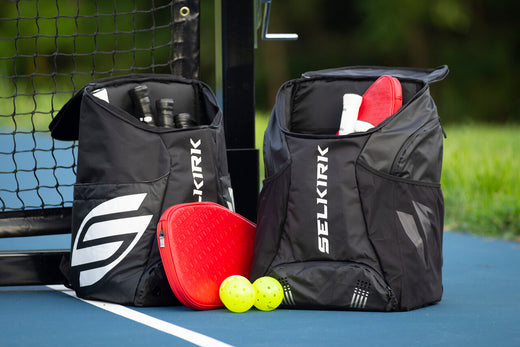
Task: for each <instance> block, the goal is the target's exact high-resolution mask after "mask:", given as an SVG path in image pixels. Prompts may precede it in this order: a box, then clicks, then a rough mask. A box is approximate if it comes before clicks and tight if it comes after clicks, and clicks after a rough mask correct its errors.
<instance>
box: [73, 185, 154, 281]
mask: <svg viewBox="0 0 520 347" xmlns="http://www.w3.org/2000/svg"><path fill="white" fill-rule="evenodd" d="M145 197H146V193H143V194H132V195H125V196H121V197H117V198H114V199H111V200H108V201H105V202H103V203H101V204H99V205H98V206H96V207H94V208H93V209H92V210H91V211H90V212H89V213H88V214H87V215H86V216H85V218H84V219H83V221H82V223H81V225H80V227H79V229H78V232H77V234H76V237H75V239H74V244H73V246H72V252H71V267H80V269H81V270H80V272H79V286H80V287H86V286H91V285H93V284H95V283H97V282H98V281H99V280H101V279H102V278H103V277H104V276H105V275H106V274H107V273H108V272H109V271H110V270H112V269H113V268H114V267H115V266H116V265H117V264H119V263H120V262H121V261H122V260H123V259H124V258H125V257H126V256H127V255H128V253H130V251H131V250H132V249H133V248H134V247H135V245H136V244H137V242H138V241H139V239H140V238H141V236H143V234H144V232H145V230H146V228H147V226H148V224H149V223H150V221H151V220H152V217H153V215H144V216H142V215H137V211H138V210H139V207H140V206H141V204H142V202H143V201H144V199H145Z"/></svg>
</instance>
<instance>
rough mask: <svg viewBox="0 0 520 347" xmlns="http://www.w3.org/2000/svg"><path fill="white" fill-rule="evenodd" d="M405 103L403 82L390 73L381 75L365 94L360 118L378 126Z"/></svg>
mask: <svg viewBox="0 0 520 347" xmlns="http://www.w3.org/2000/svg"><path fill="white" fill-rule="evenodd" d="M402 105H403V92H402V89H401V83H400V82H399V80H398V79H397V78H394V77H392V76H389V75H383V76H381V77H379V78H378V79H377V80H376V81H375V82H374V83H373V84H372V85H371V86H370V87H369V88H368V89H367V91H366V92H365V94H363V102H362V103H361V106H360V107H359V115H358V120H360V121H363V122H367V123H370V124H372V125H373V126H377V125H378V124H379V123H381V122H382V121H384V120H385V119H386V118H388V117H390V116H391V115H393V114H394V113H396V112H397V111H398V110H399V108H400V107H401V106H402Z"/></svg>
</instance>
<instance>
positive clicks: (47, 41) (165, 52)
mask: <svg viewBox="0 0 520 347" xmlns="http://www.w3.org/2000/svg"><path fill="white" fill-rule="evenodd" d="M185 2H186V1H185ZM0 5H1V10H0V212H8V211H20V210H32V209H42V208H43V209H46V208H63V207H70V206H71V205H72V188H73V184H74V181H75V168H76V154H77V143H75V142H63V141H57V140H54V139H52V138H51V137H50V134H49V130H48V125H49V123H50V121H51V120H52V118H53V117H54V116H55V115H56V114H57V112H58V111H59V110H60V108H61V107H62V106H63V104H64V103H65V102H66V101H67V100H68V99H69V98H70V97H71V96H72V95H73V94H74V93H75V92H76V91H77V90H78V89H79V88H81V87H82V86H83V85H84V84H85V83H86V82H88V81H90V80H92V79H99V78H102V77H108V76H114V75H122V74H129V73H177V74H179V71H177V70H179V67H178V66H181V67H182V65H183V64H185V61H186V57H185V55H189V56H190V59H191V57H193V56H197V57H198V47H192V46H190V47H189V48H190V49H191V51H190V52H187V53H183V51H182V49H180V48H182V42H183V38H182V37H181V36H180V35H179V37H176V40H175V41H176V42H174V22H178V23H179V20H177V18H176V20H175V21H174V17H179V18H181V20H180V22H182V18H183V17H186V18H191V17H192V16H193V15H197V20H198V12H197V13H194V12H193V11H192V12H191V13H190V11H189V10H188V9H189V7H186V6H184V5H185V4H183V2H182V1H159V0H109V1H103V0H76V1H74V0H72V1H71V0H36V1H35V0H32V1H29V0H16V1H15V0H12V1H8V0H3V1H2V2H1V4H0ZM180 8H182V11H181V10H180ZM197 11H198V9H197ZM181 24H182V23H181ZM179 28H180V29H179ZM182 30H183V27H182V25H181V26H178V27H177V28H176V30H175V32H176V35H178V34H179V33H180V34H181V35H182ZM197 42H198V41H197ZM174 46H175V56H174ZM194 49H195V50H196V51H195V52H194V51H193V50H194ZM175 61H177V62H180V65H178V64H177V66H176V64H174V62H175ZM197 63H198V62H197ZM188 77H190V76H188ZM192 77H196V76H192Z"/></svg>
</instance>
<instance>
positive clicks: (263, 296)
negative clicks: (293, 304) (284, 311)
mask: <svg viewBox="0 0 520 347" xmlns="http://www.w3.org/2000/svg"><path fill="white" fill-rule="evenodd" d="M253 287H255V289H256V300H255V307H256V308H257V309H259V310H262V311H272V310H274V309H275V308H277V307H278V306H280V304H281V303H282V300H283V288H282V285H281V284H280V282H278V281H277V280H276V279H275V278H273V277H269V276H264V277H260V278H258V279H257V280H256V281H254V282H253Z"/></svg>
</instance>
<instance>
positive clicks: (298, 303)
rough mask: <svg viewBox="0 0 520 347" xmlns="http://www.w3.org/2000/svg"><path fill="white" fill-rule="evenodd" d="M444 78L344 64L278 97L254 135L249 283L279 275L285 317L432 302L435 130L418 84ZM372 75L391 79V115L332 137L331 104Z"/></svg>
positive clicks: (432, 110)
mask: <svg viewBox="0 0 520 347" xmlns="http://www.w3.org/2000/svg"><path fill="white" fill-rule="evenodd" d="M447 73H448V68H447V67H446V66H441V67H439V68H436V69H429V70H423V69H408V68H404V69H403V68H383V67H352V68H342V69H331V70H324V71H317V72H309V73H306V74H304V75H303V78H301V79H296V80H292V81H288V82H287V83H285V84H284V85H283V86H282V87H281V88H280V91H279V92H278V95H277V99H276V104H275V106H274V108H273V112H272V114H271V118H270V120H269V124H268V126H267V129H266V131H265V135H264V148H263V149H264V163H265V170H266V179H265V181H264V184H263V187H262V191H261V193H260V199H259V208H258V224H257V233H256V239H255V250H254V260H253V266H252V270H251V276H250V277H251V279H252V280H255V279H256V278H258V277H260V276H264V275H267V274H271V275H273V276H275V277H277V278H279V279H280V280H281V281H282V283H285V287H286V288H285V289H286V295H285V298H284V300H285V301H284V303H285V304H284V305H286V306H287V307H293V308H324V309H355V310H359V309H363V310H381V311H386V310H410V309H414V308H417V307H421V306H424V305H428V304H432V303H435V302H438V301H439V300H440V299H441V296H442V230H443V223H444V202H443V197H442V192H441V189H440V175H441V169H442V141H443V137H442V135H443V130H442V127H441V124H440V120H439V116H438V114H437V109H436V107H435V104H434V102H433V100H432V98H431V96H430V93H429V84H430V83H432V82H434V81H438V80H441V79H442V78H444V76H446V74H447ZM382 74H390V75H392V76H394V77H397V78H399V80H400V82H401V86H402V88H403V106H402V107H401V108H400V109H399V110H398V112H397V113H396V114H394V115H392V116H391V117H389V118H388V119H386V120H385V121H383V122H382V123H381V124H379V125H378V126H377V127H375V128H372V129H370V130H369V131H367V132H361V133H353V134H349V135H344V136H336V135H335V134H336V132H337V129H338V128H339V123H340V115H341V110H342V95H343V94H345V93H357V94H363V93H364V91H365V90H366V89H368V87H369V86H370V85H371V84H372V83H373V82H374V81H375V80H376V79H377V78H378V77H380V76H381V75H382ZM282 269H283V270H282ZM367 269H368V270H367ZM358 281H360V282H359V283H361V284H362V285H358V284H359V283H358ZM331 283H334V286H332V287H336V289H335V290H332V287H331V286H330V284H331ZM367 283H370V285H368V284H367ZM366 286H368V287H366ZM369 287H370V288H372V289H366V288H369ZM318 288H328V289H326V290H325V289H324V290H318ZM287 292H291V293H293V296H292V297H291V298H288V296H287V295H288V294H287ZM360 293H361V294H360ZM365 295H366V303H365V304H364V305H361V304H359V303H360V302H364V301H363V300H364V298H365ZM383 298H386V299H383ZM290 299H292V300H290ZM361 299H363V300H361Z"/></svg>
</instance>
